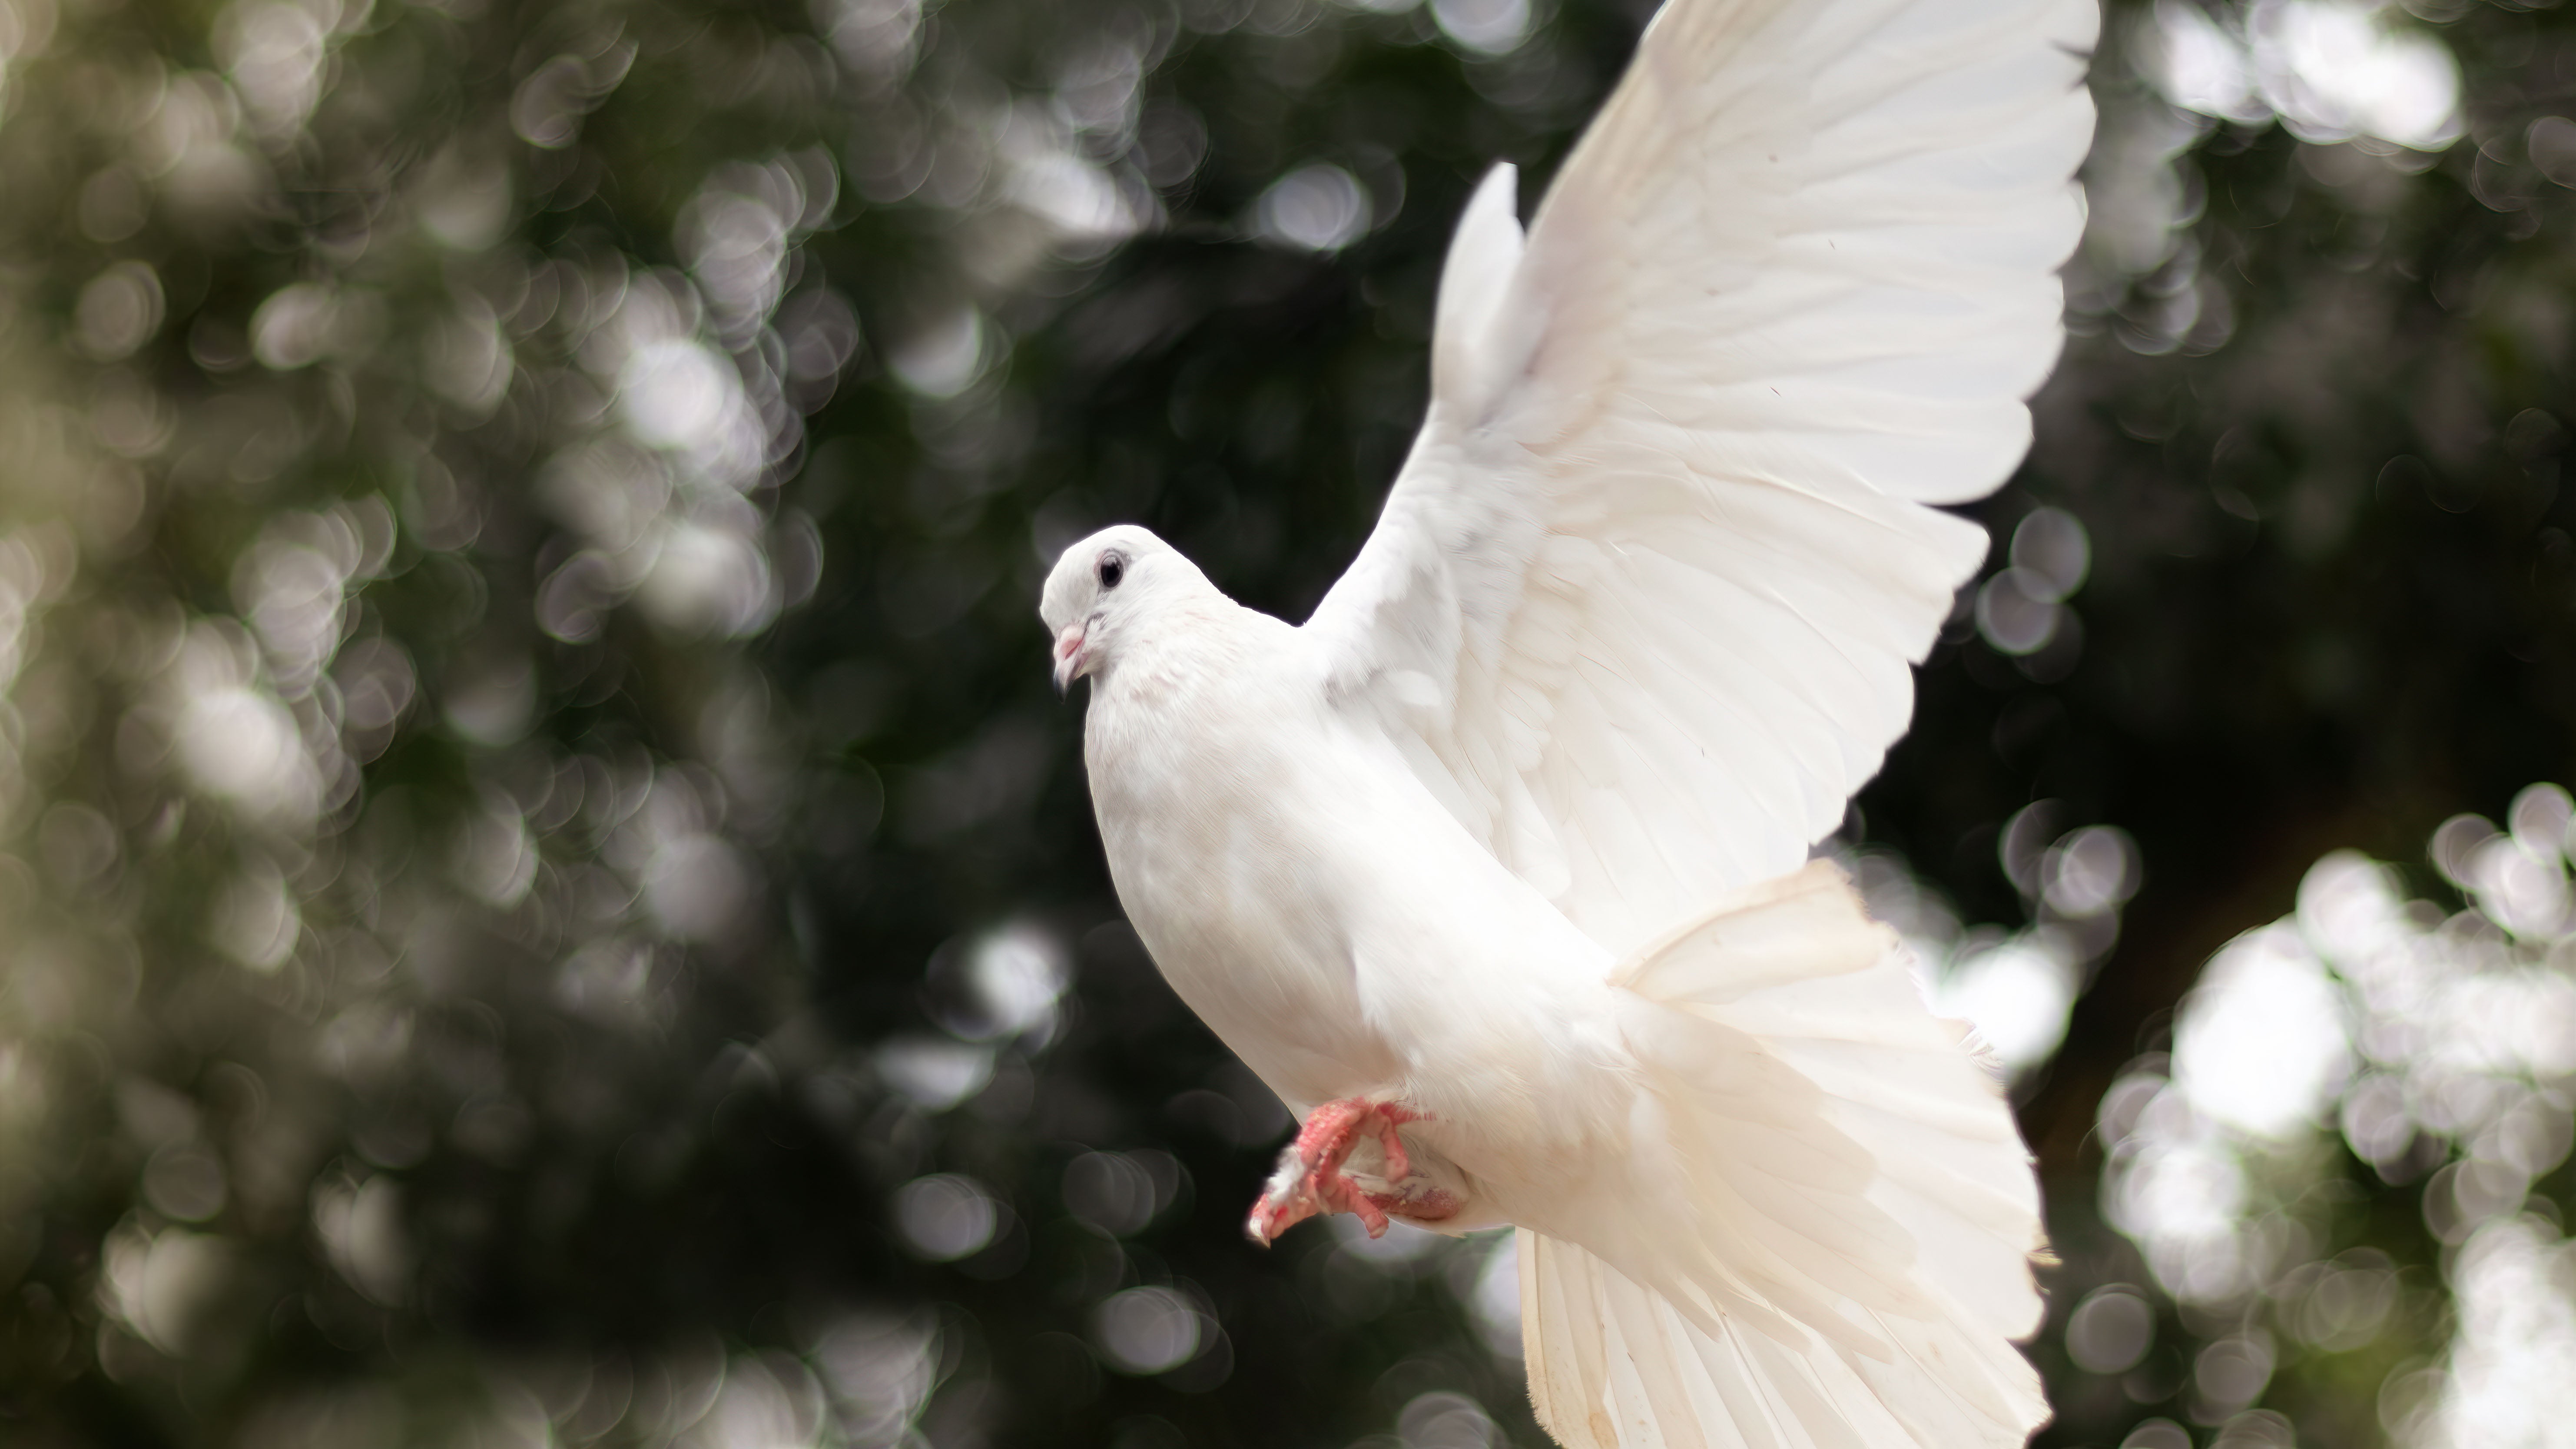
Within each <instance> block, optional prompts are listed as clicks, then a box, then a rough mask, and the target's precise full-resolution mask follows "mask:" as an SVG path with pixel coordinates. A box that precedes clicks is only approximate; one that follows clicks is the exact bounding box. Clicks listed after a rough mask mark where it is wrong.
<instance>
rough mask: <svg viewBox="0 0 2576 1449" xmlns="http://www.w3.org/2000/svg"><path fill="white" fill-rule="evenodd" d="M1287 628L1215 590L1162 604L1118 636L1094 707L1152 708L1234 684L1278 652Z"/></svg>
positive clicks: (1097, 681)
mask: <svg viewBox="0 0 2576 1449" xmlns="http://www.w3.org/2000/svg"><path fill="white" fill-rule="evenodd" d="M1293 632H1294V631H1292V630H1290V629H1289V628H1288V626H1287V625H1285V624H1283V623H1281V622H1279V621H1278V620H1276V619H1273V618H1271V617H1270V616H1269V615H1267V614H1261V613H1256V612H1255V611H1253V610H1251V609H1247V608H1245V607H1243V606H1242V605H1241V604H1238V603H1236V602H1235V601H1234V600H1232V599H1229V598H1227V597H1226V596H1225V595H1223V594H1221V593H1218V592H1217V591H1216V590H1215V589H1214V588H1209V589H1206V590H1203V591H1201V590H1193V591H1191V592H1190V593H1187V594H1182V595H1179V596H1177V597H1174V598H1170V599H1166V600H1162V601H1160V604H1159V607H1157V608H1155V609H1154V610H1153V611H1152V612H1151V613H1150V614H1147V615H1146V616H1144V617H1142V618H1138V619H1135V620H1133V621H1130V622H1128V623H1126V624H1124V625H1122V627H1121V628H1120V629H1119V638H1118V642H1117V647H1116V648H1115V649H1114V650H1112V651H1110V652H1109V653H1108V654H1107V655H1106V657H1104V658H1103V660H1102V662H1101V667H1100V669H1099V671H1098V673H1097V675H1096V676H1095V678H1094V680H1093V696H1092V698H1093V706H1094V708H1098V707H1099V706H1101V705H1103V704H1109V705H1112V706H1113V707H1126V706H1138V705H1142V706H1148V707H1150V706H1152V705H1154V704H1158V703H1168V702H1169V701H1171V700H1173V699H1175V698H1178V697H1182V696H1187V695H1190V694H1194V693H1196V692H1198V691H1199V690H1201V689H1205V688H1208V687H1211V686H1215V687H1224V685H1225V683H1226V682H1229V681H1233V682H1239V681H1240V680H1241V678H1242V676H1243V674H1244V672H1245V671H1247V670H1257V669H1260V668H1261V667H1262V665H1263V663H1264V661H1265V660H1268V659H1271V658H1275V657H1276V656H1277V655H1279V654H1280V653H1281V651H1282V647H1283V645H1282V640H1281V638H1280V637H1279V636H1281V635H1292V634H1293Z"/></svg>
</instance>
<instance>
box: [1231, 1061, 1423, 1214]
mask: <svg viewBox="0 0 2576 1449" xmlns="http://www.w3.org/2000/svg"><path fill="white" fill-rule="evenodd" d="M1420 1120H1422V1117H1421V1114H1420V1113H1417V1112H1408V1111H1406V1110H1405V1109H1403V1108H1402V1107H1398V1106H1396V1105H1394V1104H1393V1103H1389V1102H1370V1101H1365V1100H1362V1099H1360V1098H1357V1097H1345V1098H1343V1099H1342V1100H1340V1101H1338V1102H1326V1103H1325V1104H1324V1105H1322V1106H1320V1107H1317V1108H1316V1109H1315V1110H1314V1111H1312V1112H1310V1113H1308V1114H1307V1116H1306V1125H1305V1126H1303V1127H1300V1128H1298V1129H1297V1139H1296V1140H1295V1141H1293V1142H1291V1143H1289V1144H1288V1145H1287V1146H1286V1147H1285V1148H1282V1149H1281V1150H1280V1153H1279V1168H1278V1170H1277V1171H1276V1172H1273V1173H1272V1174H1270V1183H1269V1185H1268V1186H1267V1187H1265V1188H1263V1189H1262V1192H1261V1199H1260V1201H1258V1202H1255V1203H1254V1204H1253V1205H1252V1215H1251V1216H1250V1217H1249V1218H1247V1219H1245V1220H1244V1224H1243V1231H1244V1235H1245V1236H1246V1237H1249V1238H1251V1239H1252V1241H1254V1242H1256V1243H1259V1244H1261V1245H1262V1246H1264V1247H1267V1246H1269V1244H1270V1243H1271V1242H1272V1240H1274V1239H1276V1238H1277V1237H1278V1236H1279V1235H1280V1234H1281V1233H1284V1232H1286V1231H1287V1230H1288V1229H1289V1228H1290V1227H1291V1226H1293V1225H1295V1224H1297V1223H1301V1222H1304V1221H1305V1220H1306V1219H1308V1218H1310V1217H1313V1216H1315V1215H1316V1214H1317V1213H1351V1214H1354V1215H1356V1216H1357V1217H1358V1218H1359V1220H1360V1223H1361V1225H1362V1226H1364V1227H1366V1228H1367V1229H1368V1235H1369V1236H1370V1237H1372V1238H1374V1237H1376V1236H1378V1235H1379V1234H1381V1233H1384V1232H1385V1231H1386V1222H1387V1218H1386V1210H1387V1208H1389V1207H1393V1208H1395V1209H1397V1210H1398V1211H1400V1212H1403V1213H1405V1214H1406V1215H1407V1216H1411V1217H1432V1218H1439V1217H1447V1216H1449V1215H1450V1214H1451V1213H1454V1212H1456V1211H1457V1205H1456V1204H1455V1203H1454V1202H1444V1201H1441V1200H1445V1199H1447V1198H1448V1197H1449V1194H1447V1193H1445V1192H1440V1191H1438V1190H1436V1189H1435V1190H1433V1191H1432V1192H1431V1193H1430V1195H1429V1198H1428V1199H1426V1200H1425V1201H1424V1202H1422V1203H1420V1204H1416V1203H1414V1202H1413V1201H1412V1200H1411V1199H1410V1198H1407V1197H1405V1196H1403V1195H1402V1194H1387V1193H1377V1194H1373V1193H1368V1192H1363V1191H1361V1189H1360V1186H1359V1184H1357V1183H1355V1182H1353V1181H1351V1179H1350V1178H1349V1177H1348V1176H1347V1175H1345V1174H1344V1173H1343V1171H1342V1163H1343V1162H1344V1161H1346V1160H1347V1159H1348V1158H1349V1157H1350V1155H1351V1149H1352V1148H1353V1147H1355V1146H1357V1145H1358V1144H1359V1142H1360V1140H1361V1139H1360V1134H1361V1133H1363V1132H1368V1133H1373V1134H1375V1135H1376V1137H1377V1140H1378V1145H1379V1146H1381V1147H1383V1148H1384V1149H1385V1150H1386V1167H1385V1174H1386V1180H1387V1181H1389V1182H1398V1183H1400V1182H1402V1181H1403V1180H1404V1179H1405V1177H1406V1176H1407V1175H1408V1174H1410V1173H1411V1172H1412V1170H1413V1167H1412V1163H1411V1162H1410V1161H1409V1160H1408V1159H1407V1158H1406V1157H1405V1155H1404V1142H1403V1140H1402V1139H1401V1138H1399V1137H1397V1136H1396V1134H1395V1129H1396V1128H1398V1127H1400V1126H1402V1125H1403V1124H1405V1123H1407V1122H1418V1121H1420ZM1444 1207H1445V1211H1444V1210H1443V1208H1444Z"/></svg>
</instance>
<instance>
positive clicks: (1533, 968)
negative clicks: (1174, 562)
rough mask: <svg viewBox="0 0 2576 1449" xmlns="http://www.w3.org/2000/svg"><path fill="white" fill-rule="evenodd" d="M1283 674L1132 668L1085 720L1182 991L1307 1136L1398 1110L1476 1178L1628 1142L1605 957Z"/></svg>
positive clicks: (1115, 823) (1128, 895)
mask: <svg viewBox="0 0 2576 1449" xmlns="http://www.w3.org/2000/svg"><path fill="white" fill-rule="evenodd" d="M1254 617H1258V616H1254ZM1275 627H1276V628H1277V629H1278V630H1279V631H1280V633H1281V634H1282V635H1287V634H1289V633H1290V631H1288V629H1287V627H1286V626H1285V625H1277V626H1275ZM1141 662H1142V661H1131V665H1132V663H1141ZM1280 662H1281V661H1280V660H1279V659H1278V658H1277V657H1276V656H1272V657H1269V658H1266V659H1245V660H1240V661H1231V662H1230V663H1231V664H1232V665H1233V667H1226V666H1227V664H1228V663H1229V661H1221V660H1217V661H1212V660H1198V661H1192V667H1190V668H1187V669H1182V670H1176V671H1171V672H1162V671H1156V672H1155V673H1153V674H1148V673H1147V671H1145V670H1143V669H1137V668H1133V667H1130V668H1127V669H1122V671H1121V672H1120V675H1119V677H1117V678H1114V679H1113V680H1111V681H1110V682H1109V683H1108V685H1107V687H1105V688H1103V689H1101V690H1099V691H1098V692H1097V693H1096V694H1095V696H1094V699H1093V702H1092V706H1091V715H1090V719H1089V720H1088V722H1087V727H1086V731H1085V734H1086V757H1087V760H1088V763H1089V766H1090V772H1091V789H1092V796H1093V800H1094V804H1095V806H1096V808H1097V810H1098V813H1099V818H1100V831H1101V838H1102V841H1103V843H1104V845H1105V846H1106V848H1107V852H1108V859H1109V868H1110V875H1111V877H1112V879H1113V880H1114V881H1115V882H1116V884H1117V888H1118V895H1119V899H1120V901H1121V902H1122V903H1123V904H1124V905H1125V906H1126V908H1127V914H1128V917H1129V920H1130V921H1131V923H1132V924H1133V925H1134V926H1135V928H1136V932H1137V934H1138V935H1139V936H1140V937H1141V938H1142V939H1143V941H1144V943H1145V946H1146V948H1147V949H1148V950H1149V951H1151V952H1152V953H1153V956H1154V959H1155V961H1156V963H1157V964H1158V965H1159V966H1160V967H1161V968H1162V970H1163V973H1164V975H1165V977H1166V978H1167V979H1169V980H1170V982H1171V983H1172V986H1173V988H1174V989H1175V990H1176V991H1178V992H1179V993H1180V995H1181V998H1182V999H1183V1000H1184V1001H1186V1002H1187V1003H1188V1004H1189V1006H1190V1008H1191V1009H1192V1010H1194V1011H1196V1012H1197V1013H1198V1014H1199V1016H1200V1017H1201V1018H1202V1019H1203V1020H1205V1021H1206V1022H1207V1024H1208V1025H1209V1026H1210V1027H1211V1028H1212V1029H1214V1030H1215V1032H1216V1033H1217V1035H1218V1036H1220V1037H1222V1038H1223V1039H1224V1040H1225V1042H1226V1044H1227V1045H1228V1046H1229V1047H1231V1048H1233V1049H1234V1051H1235V1052H1236V1053H1237V1054H1238V1055H1240V1056H1241V1057H1242V1058H1243V1059H1244V1061H1245V1062H1246V1063H1247V1064H1249V1065H1250V1066H1251V1067H1252V1069H1253V1070H1254V1071H1255V1072H1257V1073H1259V1074H1260V1076H1261V1078H1262V1079H1263V1080H1264V1081H1265V1082H1267V1083H1269V1084H1270V1086H1271V1088H1272V1089H1273V1090H1275V1091H1277V1092H1278V1093H1279V1094H1280V1096H1281V1097H1282V1098H1284V1099H1285V1100H1286V1101H1287V1102H1288V1103H1289V1105H1290V1106H1291V1107H1292V1108H1294V1109H1296V1110H1297V1111H1298V1112H1299V1113H1300V1114H1301V1115H1302V1114H1303V1113H1304V1112H1305V1111H1307V1110H1308V1109H1310V1108H1312V1107H1314V1106H1315V1105H1317V1104H1319V1103H1321V1102H1325V1101H1330V1100H1334V1099H1337V1098H1344V1097H1355V1096H1373V1097H1386V1098H1392V1099H1396V1100H1400V1101H1403V1102H1404V1103H1406V1104H1407V1105H1408V1106H1411V1107H1412V1108H1414V1109H1415V1110H1417V1111H1423V1112H1427V1113H1429V1114H1431V1115H1432V1116H1433V1118H1434V1119H1435V1121H1436V1122H1437V1123H1439V1124H1441V1125H1439V1126H1437V1127H1435V1128H1433V1129H1432V1130H1430V1131H1429V1132H1427V1133H1425V1134H1424V1135H1426V1136H1428V1137H1430V1138H1432V1139H1434V1140H1435V1141H1436V1142H1437V1143H1438V1145H1439V1146H1440V1148H1441V1149H1442V1150H1443V1151H1444V1152H1446V1153H1447V1154H1448V1155H1449V1156H1450V1157H1451V1159H1452V1160H1453V1161H1455V1162H1457V1163H1458V1164H1459V1165H1460V1166H1463V1167H1466V1168H1468V1169H1469V1170H1471V1171H1477V1170H1479V1169H1480V1163H1479V1159H1484V1158H1488V1157H1490V1156H1491V1153H1490V1152H1489V1151H1488V1150H1486V1149H1487V1148H1488V1147H1490V1148H1492V1149H1493V1150H1508V1151H1510V1152H1511V1153H1512V1154H1513V1155H1514V1156H1517V1155H1519V1154H1520V1153H1522V1152H1527V1151H1529V1150H1531V1149H1533V1148H1544V1147H1546V1146H1548V1145H1551V1144H1565V1143H1569V1142H1578V1141H1582V1142H1589V1141H1595V1140H1597V1139H1598V1138H1599V1137H1600V1136H1601V1134H1602V1133H1604V1132H1605V1131H1607V1130H1612V1129H1614V1128H1615V1127H1617V1126H1618V1125H1620V1124H1623V1123H1624V1121H1625V1117H1626V1111H1627V1098H1628V1094H1629V1093H1628V1088H1627V1086H1626V1082H1627V1077H1628V1074H1627V1073H1626V1072H1625V1071H1623V1070H1620V1068H1622V1067H1623V1066H1624V1065H1625V1063H1626V1061H1627V1055H1626V1051H1625V1048H1624V1047H1623V1046H1622V1045H1621V1044H1620V1038H1619V1034H1618V1032H1617V1030H1616V1028H1615V1025H1614V1023H1613V1021H1612V1019H1611V1010H1612V1002H1611V993H1610V990H1609V988H1608V987H1607V985H1606V984H1605V979H1604V978H1605V977H1606V975H1607V973H1608V970H1609V966H1610V959H1609V956H1608V954H1607V953H1606V952H1605V951H1603V949H1602V948H1601V947H1600V946H1599V945H1597V944H1596V943H1594V942H1593V941H1592V940H1591V939H1590V938H1589V937H1587V936H1585V935H1584V934H1583V933H1582V932H1581V931H1579V930H1577V929H1576V928H1575V927H1574V925H1573V924H1572V923H1571V922H1569V921H1567V920H1566V919H1565V917H1564V916H1563V914H1561V913H1560V912H1559V911H1557V909H1556V908H1555V907H1554V906H1553V905H1551V904H1550V903H1549V902H1548V901H1547V900H1546V899H1545V898H1544V897H1542V896H1540V895H1539V894H1538V893H1537V892H1536V891H1535V890H1533V889H1532V888H1531V887H1530V886H1529V885H1528V884H1526V883H1525V882H1523V881H1522V880H1521V879H1520V878H1519V877H1517V876H1515V875H1513V874H1512V873H1511V872H1510V871H1508V870H1506V869H1505V868H1504V867H1503V865H1502V864H1501V862H1499V861H1497V860H1496V859H1495V858H1494V856H1493V854H1492V853H1491V852H1490V851H1488V850H1487V849H1486V848H1485V847H1484V846H1483V845H1482V844H1481V843H1480V842H1478V841H1477V840H1476V839H1475V838H1474V837H1472V836H1471V835H1469V834H1468V833H1467V831H1466V830H1465V829H1464V828H1463V827H1462V826H1460V825H1459V824H1458V822H1457V821H1456V819H1455V818H1454V817H1452V816H1451V815H1450V814H1449V812H1448V811H1447V810H1445V809H1444V808H1442V806H1441V805H1440V803H1439V801H1438V800H1437V799H1436V798H1435V797H1433V796H1432V794H1431V793H1430V792H1429V791H1428V790H1427V789H1426V788H1424V786H1423V785H1422V783H1421V782H1420V780H1419V779H1418V778H1416V777H1415V775H1414V774H1413V772H1412V771H1411V770H1410V769H1409V768H1407V767H1406V765H1405V763H1404V761H1403V759H1402V757H1401V756H1400V755H1399V754H1398V753H1397V752H1396V750H1395V748H1394V747H1393V746H1392V745H1391V744H1390V743H1388V741H1387V740H1386V739H1385V738H1384V736H1383V735H1382V734H1380V733H1378V732H1377V731H1376V730H1375V729H1374V727H1373V726H1371V725H1369V724H1367V723H1366V722H1364V721H1353V720H1350V719H1348V718H1346V717H1344V716H1342V715H1341V714H1339V713H1338V712H1337V711H1334V710H1332V709H1331V708H1330V707H1329V706H1326V705H1322V704H1320V703H1318V702H1316V693H1317V692H1316V691H1315V689H1314V686H1313V685H1312V683H1311V682H1305V683H1304V684H1303V685H1302V687H1300V686H1299V684H1298V683H1297V682H1295V681H1292V680H1287V679H1282V678H1280V677H1279V675H1280V672H1281V671H1279V670H1278V669H1277V665H1278V664H1279V663H1280ZM1212 665H1213V666H1215V667H1210V666H1212ZM1265 665H1266V666H1269V667H1264V666H1265ZM1180 677H1187V678H1188V680H1189V682H1188V683H1186V684H1183V683H1179V682H1176V681H1177V679H1178V678H1180ZM1407 1135H1408V1137H1411V1136H1413V1135H1415V1134H1414V1133H1412V1132H1408V1134H1407Z"/></svg>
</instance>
